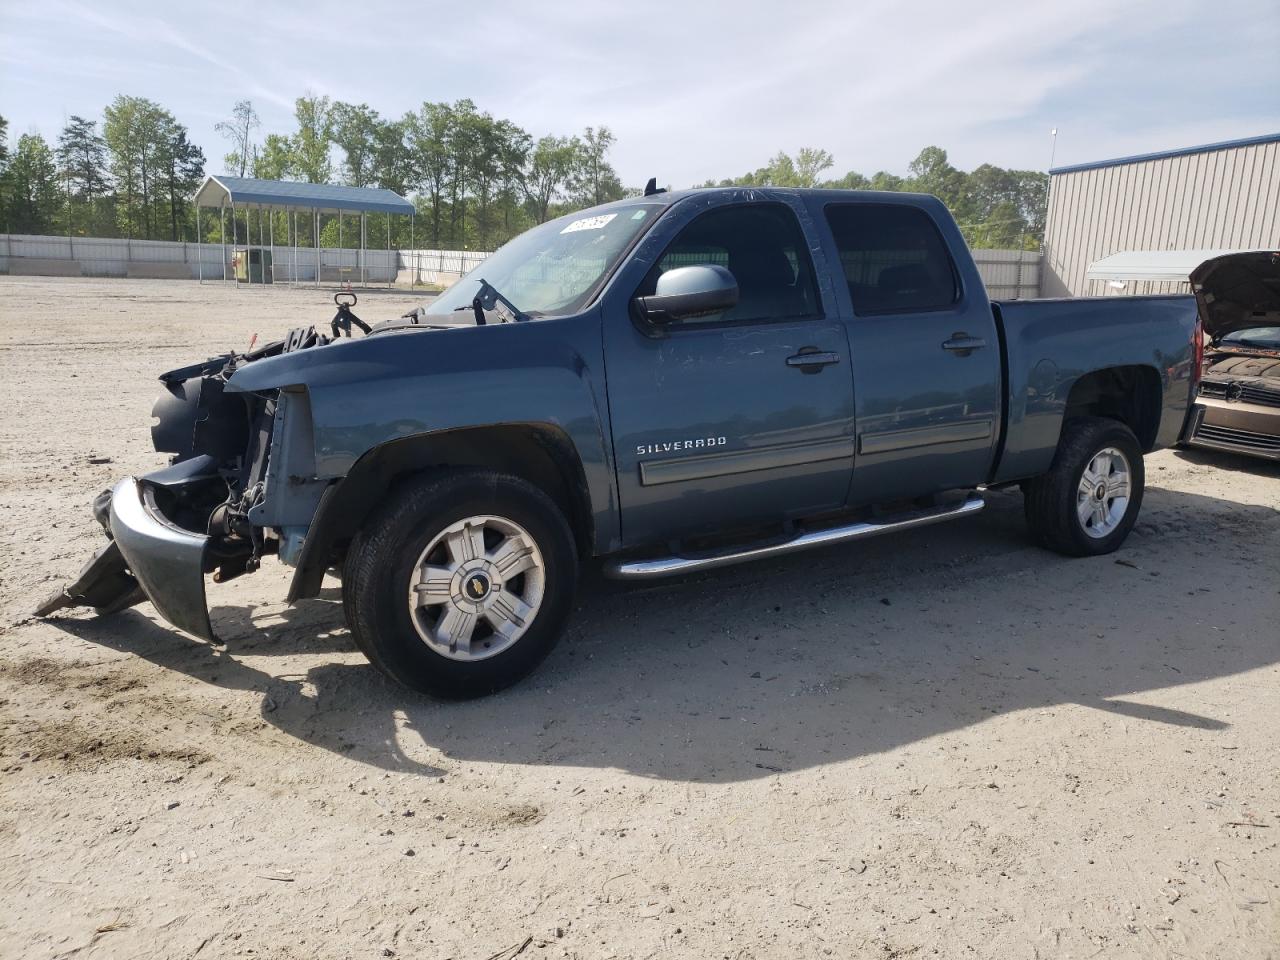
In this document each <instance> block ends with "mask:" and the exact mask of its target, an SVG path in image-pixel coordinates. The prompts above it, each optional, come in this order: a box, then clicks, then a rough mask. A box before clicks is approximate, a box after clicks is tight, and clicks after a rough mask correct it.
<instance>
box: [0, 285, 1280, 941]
mask: <svg viewBox="0 0 1280 960" xmlns="http://www.w3.org/2000/svg"><path fill="white" fill-rule="evenodd" d="M326 297H327V294H324V293H323V292H317V291H314V290H310V289H307V290H298V291H292V290H286V289H279V290H267V291H263V290H253V291H247V290H235V289H224V288H221V287H219V286H216V285H206V286H203V287H201V286H198V285H196V284H194V283H181V282H166V281H124V280H118V281H94V280H39V279H18V278H14V279H10V278H0V345H2V346H0V409H3V411H4V415H3V417H2V418H0V956H3V957H12V958H23V960H27V958H53V957H72V956H74V957H79V958H97V957H128V958H150V957H157V958H178V957H196V956H198V957H202V958H205V957H207V958H221V957H232V956H252V957H261V958H345V957H353V958H357V957H359V958H363V957H369V958H378V957H402V958H409V957H413V958H419V957H420V958H446V957H453V958H459V960H462V958H476V960H512V958H515V957H517V956H518V957H521V958H523V960H529V958H536V957H576V958H583V960H586V958H593V960H594V958H609V957H615V958H641V957H700V958H701V957H706V958H729V960H736V958H762V957H770V958H772V957H779V958H792V957H823V956H833V957H858V958H862V957H870V958H881V960H888V958H897V957H925V956H941V957H991V958H1001V960H1005V958H1023V957H1026V958H1032V957H1037V958H1047V957H1078V958H1084V957H1153V958H1154V957H1160V958H1166V957H1170V958H1171V957H1178V958H1263V957H1272V958H1274V957H1277V956H1280V946H1278V945H1280V513H1278V511H1280V469H1277V468H1276V467H1274V466H1269V465H1267V464H1264V463H1262V462H1260V461H1249V460H1245V459H1240V458H1234V457H1228V456H1210V455H1206V454H1199V453H1197V454H1190V453H1185V454H1184V453H1178V452H1171V451H1166V452H1162V453H1160V454H1157V455H1155V456H1153V457H1151V458H1150V459H1149V460H1148V471H1149V484H1150V486H1149V489H1148V498H1147V502H1146V505H1145V506H1144V509H1143V513H1142V517H1141V519H1140V521H1139V524H1138V526H1137V528H1136V529H1135V531H1134V534H1133V536H1132V537H1131V539H1130V541H1129V543H1128V545H1127V546H1126V547H1125V549H1124V550H1123V551H1122V552H1121V553H1120V554H1119V555H1118V558H1116V557H1108V558H1101V559H1096V560H1065V559H1062V558H1060V557H1057V556H1055V555H1052V554H1049V553H1046V552H1043V551H1041V550H1038V549H1035V548H1033V547H1031V546H1029V545H1028V543H1027V541H1026V539H1025V537H1024V534H1023V529H1022V520H1021V500H1020V496H1019V495H1018V494H1017V493H1002V494H996V495H993V496H992V497H991V498H990V499H991V503H990V508H989V509H988V511H986V512H985V513H984V514H982V515H980V516H978V517H976V518H971V519H967V520H965V521H961V522H958V523H955V524H951V525H943V526H940V527H935V528H931V529H927V530H921V531H917V532H916V533H914V534H909V535H905V536H900V537H897V538H885V539H881V540H877V541H873V542H871V543H868V544H866V545H859V546H855V547H846V548H842V549H835V550H829V551H826V552H822V553H816V554H810V555H807V556H797V557H793V558H789V559H787V560H785V561H781V562H776V561H775V562H766V563H761V564H757V565H754V566H746V567H739V568H736V569H731V570H726V571H720V572H716V573H714V574H710V575H704V576H699V577H696V578H691V579H688V580H684V581H676V582H671V583H666V584H662V585H658V586H650V587H646V588H644V589H636V588H622V587H618V586H612V585H606V584H603V583H601V582H600V580H599V578H598V577H597V576H594V575H592V574H590V573H588V574H587V577H586V580H585V582H584V586H583V590H582V592H581V600H580V610H579V611H578V614H577V616H576V617H575V619H574V621H573V624H572V627H571V631H570V633H569V635H568V636H567V638H566V640H565V642H564V643H563V644H562V645H561V646H560V647H559V648H558V649H557V650H556V652H555V653H554V654H553V655H552V657H551V658H550V660H549V661H548V662H547V663H546V664H545V665H544V666H543V667H542V669H541V670H540V671H539V672H538V673H537V674H536V675H535V676H534V677H533V678H532V679H531V680H529V681H527V682H525V683H524V684H522V685H521V686H519V687H518V688H516V689H514V690H511V691H509V692H507V693H505V694H503V695H500V696H497V697H493V698H491V699H488V700H485V701H480V702H475V703H469V704H463V705H441V704H435V703H431V702H428V701H425V700H422V699H420V698H418V697H415V696H413V695H411V694H408V693H406V692H404V691H403V690H400V689H398V688H395V687H393V686H391V685H390V684H389V683H387V682H385V681H384V680H383V679H382V678H381V677H380V676H379V675H378V674H377V673H376V672H375V671H374V670H373V668H372V667H370V666H368V665H367V664H366V663H365V661H364V660H363V659H362V658H361V656H360V655H359V653H358V652H357V651H356V650H355V648H354V646H353V644H352V642H351V639H350V637H349V636H348V634H347V631H346V629H345V628H344V626H343V623H342V616H341V611H340V609H339V605H338V602H337V599H338V592H337V588H336V584H335V585H332V586H331V587H330V588H329V589H327V590H326V591H325V595H324V597H323V598H322V599H320V600H315V601H308V602H305V603H303V604H302V605H300V606H298V607H297V608H294V609H289V608H287V607H285V605H284V603H283V596H284V592H285V585H286V582H287V572H286V570H285V568H282V567H280V566H278V565H277V564H276V563H275V562H274V561H269V562H268V565H267V566H266V567H265V568H264V570H263V571H262V572H261V573H260V574H258V575H256V576H252V577H246V578H243V579H241V580H238V581H235V582H233V583H230V584H226V585H222V586H212V585H211V588H210V602H211V605H212V607H213V618H214V621H215V623H216V624H217V626H218V628H219V630H220V631H221V633H222V635H223V637H224V638H225V646H210V645H208V644H205V643H203V642H198V641H195V640H192V639H190V638H188V637H185V636H183V635H181V634H178V633H177V632H175V631H173V630H171V629H169V628H168V627H166V626H165V625H164V624H163V623H161V622H159V621H158V620H157V619H156V617H155V615H154V613H153V612H152V610H151V608H150V606H148V605H143V606H141V607H138V608H135V609H134V610H131V611H128V612H125V613H123V614H120V615H118V616H116V617H114V618H108V619H103V620H96V619H94V618H92V617H90V616H63V617H62V618H61V619H58V620H55V621H50V622H37V621H33V620H31V619H29V618H28V616H27V613H28V611H29V609H30V608H31V606H32V605H33V604H34V603H35V601H36V599H38V598H39V597H41V596H43V595H44V594H45V593H46V592H47V591H48V590H50V589H51V588H52V587H53V586H55V584H56V583H57V582H58V581H60V580H62V579H64V578H66V577H67V576H69V575H71V574H73V573H75V571H76V570H78V569H79V566H80V564H81V563H82V562H83V561H84V559H85V558H86V557H87V556H88V555H89V553H90V551H91V549H92V548H93V547H94V546H95V544H96V543H97V542H98V539H99V537H100V533H99V531H98V529H97V527H96V525H95V524H94V522H93V520H92V518H91V517H90V514H89V509H88V508H89V504H90V502H91V500H92V498H93V496H94V494H96V493H97V492H98V491H99V490H101V489H103V488H104V487H105V486H107V485H108V484H109V483H110V482H111V481H112V480H113V479H115V478H116V477H118V476H120V475H122V474H125V473H130V472H142V471H146V470H149V469H154V468H156V467H158V466H160V465H162V463H163V461H162V459H161V458H160V457H159V456H158V455H157V454H155V453H153V452H152V451H151V448H150V441H149V433H148V428H149V424H150V417H149V411H150V407H151V403H152V400H153V398H154V395H155V394H156V393H157V392H158V385H157V383H156V382H155V379H154V378H155V375H156V374H157V373H158V372H160V371H162V370H164V369H167V368H169V367H173V366H177V365H180V364H182V363H185V362H189V361H191V360H193V359H199V358H202V357H203V356H205V355H207V354H209V353H212V352H215V351H219V350H224V349H227V348H233V347H234V348H240V347H244V346H245V345H247V344H248V342H249V338H250V335H251V334H252V333H253V332H255V331H256V332H259V333H260V334H262V335H263V336H268V337H270V336H273V335H276V334H279V333H283V332H284V330H285V329H287V328H288V327H290V326H296V325H299V324H301V323H308V322H316V323H320V322H327V321H328V319H329V317H330V316H331V315H332V312H333V308H332V306H331V305H330V304H328V302H327V299H326ZM415 302H416V299H414V298H410V297H406V296H404V295H403V294H387V293H371V294H370V295H369V297H368V298H367V300H362V302H361V305H360V307H359V308H357V312H358V313H359V314H360V315H361V316H363V317H364V318H365V319H368V320H377V319H383V318H386V317H389V316H394V315H396V314H398V313H399V312H401V311H402V309H403V308H404V307H405V306H408V305H412V304H413V303H415Z"/></svg>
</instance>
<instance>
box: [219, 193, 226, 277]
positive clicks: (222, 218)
mask: <svg viewBox="0 0 1280 960" xmlns="http://www.w3.org/2000/svg"><path fill="white" fill-rule="evenodd" d="M218 242H219V243H220V244H221V245H222V282H223V283H226V282H227V201H226V198H225V197H224V198H223V199H222V201H221V203H220V205H219V206H218Z"/></svg>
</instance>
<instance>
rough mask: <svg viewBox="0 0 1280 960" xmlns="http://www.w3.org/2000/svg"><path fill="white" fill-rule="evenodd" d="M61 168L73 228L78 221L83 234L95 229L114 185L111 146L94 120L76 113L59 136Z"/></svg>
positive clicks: (70, 225)
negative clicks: (109, 171) (109, 168)
mask: <svg viewBox="0 0 1280 960" xmlns="http://www.w3.org/2000/svg"><path fill="white" fill-rule="evenodd" d="M57 157H58V168H59V172H60V173H61V175H62V178H63V181H64V182H65V183H66V186H67V191H68V193H69V194H70V196H71V203H70V204H69V206H70V208H71V209H69V210H68V217H69V218H70V221H71V222H70V223H69V224H68V227H69V229H74V228H75V226H76V225H77V224H78V225H79V229H80V232H81V234H84V233H90V232H95V228H98V227H99V226H100V224H101V219H100V213H99V208H100V206H101V203H102V201H103V199H104V198H105V197H106V195H107V191H108V189H109V187H110V185H109V181H108V175H107V145H106V143H105V142H104V141H103V139H102V137H101V136H100V135H99V133H98V124H97V122H96V121H94V120H86V119H85V118H84V117H77V116H72V117H71V119H70V120H68V121H67V125H66V126H65V127H63V128H62V133H61V134H60V135H59V136H58V149H57Z"/></svg>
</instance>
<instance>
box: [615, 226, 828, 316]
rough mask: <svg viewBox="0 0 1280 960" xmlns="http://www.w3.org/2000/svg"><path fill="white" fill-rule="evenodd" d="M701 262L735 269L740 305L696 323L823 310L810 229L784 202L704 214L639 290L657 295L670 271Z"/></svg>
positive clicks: (669, 249)
mask: <svg viewBox="0 0 1280 960" xmlns="http://www.w3.org/2000/svg"><path fill="white" fill-rule="evenodd" d="M698 264H715V265H717V266H721V267H725V268H727V269H728V270H729V272H730V273H732V274H733V277H734V279H735V280H737V281H738V305H737V306H736V307H734V308H733V309H732V310H727V311H725V312H724V313H721V314H718V315H716V316H714V317H709V318H708V317H700V318H698V319H697V320H696V321H694V322H695V323H698V324H703V323H708V322H710V323H734V322H741V321H746V320H786V319H798V318H803V317H812V316H814V315H816V314H817V313H818V312H819V311H818V292H817V289H816V288H815V286H814V282H813V266H812V264H811V262H810V260H809V251H808V250H807V249H806V248H805V243H804V234H802V233H801V232H800V224H799V223H798V222H797V221H796V217H795V214H793V213H792V212H791V211H790V210H789V209H787V207H786V206H784V205H783V204H780V203H753V204H747V205H743V206H730V207H722V208H719V209H714V210H710V211H708V212H707V213H704V214H702V215H701V216H700V217H698V218H697V219H696V220H694V221H693V222H692V223H690V224H689V225H688V226H687V227H685V228H684V229H683V230H681V231H680V233H679V234H677V235H676V238H675V239H674V240H672V241H671V245H670V246H669V247H667V249H666V252H665V253H663V255H662V258H661V259H660V260H659V261H658V262H657V264H656V265H655V266H654V268H653V269H652V270H651V271H650V272H649V276H647V277H646V278H645V282H644V284H643V285H642V287H641V289H640V290H639V291H638V292H639V294H640V295H641V296H644V295H647V294H651V293H653V291H654V289H655V287H656V286H657V283H658V277H660V276H661V275H662V274H664V273H666V272H667V271H668V270H674V269H675V268H677V267H691V266H695V265H698Z"/></svg>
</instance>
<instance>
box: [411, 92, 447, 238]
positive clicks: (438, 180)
mask: <svg viewBox="0 0 1280 960" xmlns="http://www.w3.org/2000/svg"><path fill="white" fill-rule="evenodd" d="M404 122H405V128H406V138H407V140H408V144H409V154H410V156H411V157H412V162H413V171H414V186H415V187H417V188H418V190H420V191H423V192H425V193H426V195H427V216H428V222H429V223H430V224H431V246H432V247H436V248H438V247H439V246H440V241H441V230H442V227H443V217H444V213H443V207H444V198H445V189H446V187H447V185H448V182H449V171H450V169H451V164H450V160H449V139H450V138H449V131H450V128H451V126H452V124H453V109H452V108H451V107H450V106H449V105H448V104H447V103H423V105H422V107H421V108H420V109H419V110H418V112H417V113H416V114H409V115H407V116H406V117H405V121H404Z"/></svg>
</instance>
